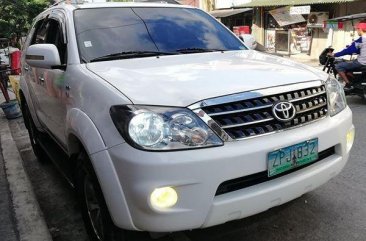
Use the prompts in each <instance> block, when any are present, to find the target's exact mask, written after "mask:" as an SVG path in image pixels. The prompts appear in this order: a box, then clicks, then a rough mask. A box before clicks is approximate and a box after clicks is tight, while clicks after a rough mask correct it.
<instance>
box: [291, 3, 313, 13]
mask: <svg viewBox="0 0 366 241" xmlns="http://www.w3.org/2000/svg"><path fill="white" fill-rule="evenodd" d="M309 13H310V5H309V6H297V7H290V15H293V14H309Z"/></svg>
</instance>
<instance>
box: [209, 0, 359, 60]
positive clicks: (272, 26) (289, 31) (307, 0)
mask: <svg viewBox="0 0 366 241" xmlns="http://www.w3.org/2000/svg"><path fill="white" fill-rule="evenodd" d="M222 1H223V0H216V3H220V4H222ZM240 1H245V0H231V4H232V6H234V7H235V8H240V7H241V8H247V7H252V8H253V22H252V34H253V35H254V36H255V38H256V40H257V42H258V43H260V44H262V45H264V46H265V47H266V48H267V49H268V50H271V51H274V52H280V53H282V54H287V55H298V54H303V55H308V56H309V57H312V58H317V57H316V56H318V55H319V52H321V51H322V50H323V49H324V48H325V47H326V44H327V42H329V41H328V40H327V39H328V29H327V28H326V27H325V26H324V22H325V21H326V20H328V19H329V18H334V17H337V16H341V15H337V14H340V13H341V12H342V11H344V9H346V11H348V10H352V11H354V12H350V13H348V14H351V13H358V12H357V11H359V12H365V10H366V1H362V0H321V1H319V0H299V1H293V0H250V1H249V0H246V3H242V4H240ZM353 5H355V6H357V7H356V8H353V7H352V6H353ZM343 15H344V13H343Z"/></svg>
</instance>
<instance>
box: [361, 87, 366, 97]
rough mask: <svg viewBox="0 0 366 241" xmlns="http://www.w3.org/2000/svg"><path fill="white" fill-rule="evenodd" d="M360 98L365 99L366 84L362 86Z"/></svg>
mask: <svg viewBox="0 0 366 241" xmlns="http://www.w3.org/2000/svg"><path fill="white" fill-rule="evenodd" d="M362 98H363V100H364V101H366V86H362Z"/></svg>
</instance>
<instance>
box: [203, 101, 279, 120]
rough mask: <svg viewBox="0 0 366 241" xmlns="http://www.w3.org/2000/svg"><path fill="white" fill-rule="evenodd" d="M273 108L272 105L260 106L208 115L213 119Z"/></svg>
mask: <svg viewBox="0 0 366 241" xmlns="http://www.w3.org/2000/svg"><path fill="white" fill-rule="evenodd" d="M271 106H272V104H270V105H264V106H258V107H252V108H247V109H244V110H232V111H225V112H219V113H215V114H208V115H209V116H211V117H213V116H218V115H230V114H236V113H242V112H246V111H253V110H260V109H265V108H269V107H271Z"/></svg>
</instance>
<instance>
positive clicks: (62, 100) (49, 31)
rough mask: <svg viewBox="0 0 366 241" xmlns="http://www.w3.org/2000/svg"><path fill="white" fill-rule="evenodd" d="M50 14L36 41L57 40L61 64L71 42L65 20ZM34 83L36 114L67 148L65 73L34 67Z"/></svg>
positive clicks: (40, 42) (64, 62)
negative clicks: (68, 43)
mask: <svg viewBox="0 0 366 241" xmlns="http://www.w3.org/2000/svg"><path fill="white" fill-rule="evenodd" d="M52 16H53V15H50V16H48V17H47V18H46V19H45V20H44V22H43V23H42V26H40V27H39V29H38V30H37V31H36V36H35V38H33V42H32V43H33V44H42V43H45V44H54V45H55V46H56V47H57V49H58V51H59V54H60V60H61V65H62V66H66V65H67V45H66V43H65V39H66V38H65V37H64V36H65V33H64V31H63V28H62V21H60V19H59V16H57V17H52ZM32 72H33V74H34V76H33V77H32V81H31V85H32V90H33V93H34V97H35V99H36V102H37V110H36V114H37V116H38V119H39V120H40V122H41V124H42V125H43V126H44V128H45V129H46V130H47V131H48V132H49V134H50V135H51V136H52V137H53V138H54V139H56V141H57V142H59V144H61V145H62V146H63V147H64V148H65V149H66V137H65V123H66V104H67V100H68V98H67V96H66V95H65V75H66V71H65V70H62V68H59V69H42V68H34V70H33V71H32Z"/></svg>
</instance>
